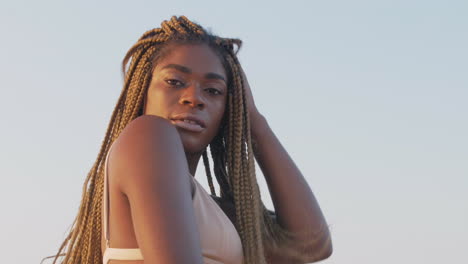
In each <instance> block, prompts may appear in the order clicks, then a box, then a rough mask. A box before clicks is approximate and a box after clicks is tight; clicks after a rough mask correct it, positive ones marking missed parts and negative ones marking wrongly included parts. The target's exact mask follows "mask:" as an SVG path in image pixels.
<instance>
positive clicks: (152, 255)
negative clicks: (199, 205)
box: [109, 115, 203, 264]
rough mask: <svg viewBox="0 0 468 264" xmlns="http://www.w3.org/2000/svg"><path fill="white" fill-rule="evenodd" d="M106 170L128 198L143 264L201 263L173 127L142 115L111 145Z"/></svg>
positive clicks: (181, 155) (186, 180)
mask: <svg viewBox="0 0 468 264" xmlns="http://www.w3.org/2000/svg"><path fill="white" fill-rule="evenodd" d="M109 166H110V170H112V171H114V172H115V173H114V174H113V175H115V177H116V178H115V180H116V181H117V185H118V188H119V189H120V191H121V192H122V193H124V194H125V195H126V196H127V198H128V201H129V204H130V209H131V214H132V220H133V225H134V230H135V235H136V239H137V242H138V246H139V248H140V250H141V252H142V255H143V258H144V262H145V263H180V264H185V263H198V264H202V262H203V261H202V255H201V246H200V235H199V233H198V229H197V226H196V221H195V215H194V209H193V205H192V196H191V189H190V182H189V178H188V177H190V175H189V170H188V166H187V161H186V157H185V153H184V150H183V146H182V142H181V140H180V138H179V135H178V133H177V130H176V129H175V128H174V127H173V126H172V125H171V124H170V123H169V122H168V121H167V120H165V119H163V118H159V117H156V116H149V115H148V116H141V117H138V118H137V119H135V120H133V121H132V122H131V123H130V124H129V125H128V126H127V127H126V128H125V129H124V131H123V132H122V134H121V135H120V136H119V138H118V139H117V141H116V142H115V143H114V146H113V150H112V153H111V154H110V156H109Z"/></svg>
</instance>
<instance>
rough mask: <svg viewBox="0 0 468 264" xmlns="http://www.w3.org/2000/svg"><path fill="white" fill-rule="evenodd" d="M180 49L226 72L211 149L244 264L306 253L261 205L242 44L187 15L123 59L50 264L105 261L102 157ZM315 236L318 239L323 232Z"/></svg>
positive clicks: (143, 41)
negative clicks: (100, 136) (209, 52)
mask: <svg viewBox="0 0 468 264" xmlns="http://www.w3.org/2000/svg"><path fill="white" fill-rule="evenodd" d="M183 44H204V45H208V46H209V47H211V48H212V49H213V51H214V52H215V53H216V54H217V55H218V57H219V58H220V60H221V62H222V64H223V66H224V67H225V70H226V72H227V73H228V98H227V105H226V113H225V117H224V120H223V125H222V127H221V128H220V130H219V133H218V135H217V136H216V137H215V138H214V139H213V141H212V142H211V144H210V146H209V147H210V152H211V157H212V160H213V164H214V174H215V176H216V180H217V182H218V184H219V186H220V195H221V198H222V199H225V200H226V201H228V202H231V203H232V204H233V205H234V207H235V214H236V222H235V223H234V225H235V227H236V229H237V231H238V232H239V235H240V237H241V241H242V246H243V251H244V263H246V264H264V263H266V260H265V249H269V250H279V251H281V252H282V254H283V253H284V254H287V255H291V256H295V257H297V258H298V259H301V257H302V256H303V255H304V252H299V251H297V250H294V249H293V247H291V246H289V245H291V243H290V242H291V241H292V240H291V239H292V235H291V234H290V233H288V232H287V231H286V230H284V229H283V228H281V226H279V225H278V223H277V222H276V221H275V217H274V213H273V212H272V211H269V210H267V209H266V208H265V206H264V204H263V203H262V201H261V197H260V191H259V188H258V184H257V179H256V176H255V163H254V157H253V151H252V142H251V141H252V138H251V135H250V123H249V116H248V109H247V104H246V98H245V88H244V84H243V80H242V75H241V66H240V64H239V61H238V60H237V56H236V54H237V52H238V50H239V49H240V47H241V44H242V42H241V41H240V40H238V39H228V38H220V37H217V36H214V35H212V34H209V33H207V32H206V31H205V30H204V29H203V28H202V27H201V26H199V25H197V24H196V23H193V22H191V21H190V20H188V19H187V18H186V17H184V16H181V17H175V16H174V17H172V18H171V20H170V21H163V22H162V23H161V28H156V29H152V30H149V31H147V32H145V33H144V34H143V35H142V36H141V37H140V39H139V40H138V42H137V43H136V44H135V45H134V46H132V47H131V48H130V50H129V51H128V53H127V54H126V55H125V57H124V59H123V63H122V71H123V73H124V85H123V89H122V92H121V94H120V97H119V99H118V101H117V104H116V107H115V108H114V111H113V112H112V116H111V118H110V122H109V125H108V127H107V131H106V135H105V137H104V140H103V142H102V145H101V148H100V151H99V154H98V156H97V158H96V161H95V163H94V165H93V167H92V168H91V170H90V172H89V173H88V176H87V177H86V180H85V183H84V185H83V196H82V199H81V204H80V207H79V210H78V215H77V216H76V218H75V220H74V222H73V224H72V228H71V231H70V233H69V234H68V236H67V237H66V239H65V240H64V242H63V243H62V245H61V246H60V248H59V250H58V253H57V254H56V255H55V256H53V257H54V261H53V263H54V264H55V263H56V262H57V260H58V257H59V256H63V257H64V258H63V261H62V262H61V263H66V264H78V263H80V264H87V263H93V264H97V263H102V254H101V235H102V227H101V209H102V197H103V190H104V185H103V182H104V180H103V179H104V175H103V166H104V162H105V157H106V155H107V153H108V151H109V148H110V146H111V144H112V143H113V142H114V141H115V140H116V139H117V137H118V136H119V134H120V133H121V131H122V130H123V129H124V128H125V127H126V126H127V125H128V124H129V123H130V122H131V121H132V120H133V119H135V118H137V117H138V116H140V115H142V114H143V107H144V101H145V96H146V93H147V89H148V86H149V84H150V81H151V76H152V71H153V69H154V67H155V65H156V64H157V63H158V61H159V60H160V59H161V58H163V57H164V56H165V55H166V54H167V53H168V50H169V49H170V48H171V47H173V45H183ZM235 48H236V49H235ZM127 66H128V67H127ZM203 161H204V164H205V166H206V174H207V177H208V182H209V185H210V189H211V193H212V194H213V195H215V190H214V186H213V181H212V177H211V172H210V165H209V161H208V154H207V152H206V151H205V152H204V153H203ZM315 235H316V237H318V238H320V237H321V236H320V234H315ZM318 238H317V239H315V240H314V241H315V242H314V243H316V241H318V240H319V239H318ZM319 253H320V252H317V254H319ZM309 254H310V253H309Z"/></svg>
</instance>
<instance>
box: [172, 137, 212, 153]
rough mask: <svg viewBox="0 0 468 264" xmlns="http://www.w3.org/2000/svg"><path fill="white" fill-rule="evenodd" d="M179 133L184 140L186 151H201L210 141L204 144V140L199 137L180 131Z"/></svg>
mask: <svg viewBox="0 0 468 264" xmlns="http://www.w3.org/2000/svg"><path fill="white" fill-rule="evenodd" d="M179 135H180V139H181V141H182V145H183V146H184V151H185V153H192V154H195V153H201V152H203V151H204V150H205V148H206V146H207V145H208V143H207V144H204V142H202V140H200V138H199V137H196V136H193V135H190V134H187V133H184V132H179Z"/></svg>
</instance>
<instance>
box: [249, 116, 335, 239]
mask: <svg viewBox="0 0 468 264" xmlns="http://www.w3.org/2000/svg"><path fill="white" fill-rule="evenodd" d="M251 121H252V123H251V124H252V127H251V131H252V141H253V147H254V153H255V158H256V160H257V162H258V164H259V166H260V168H261V170H262V172H263V175H264V177H265V180H266V182H267V184H268V189H269V191H270V195H271V199H272V201H273V204H274V207H275V212H276V217H277V221H278V223H279V224H280V225H281V226H282V227H283V228H285V229H286V230H288V231H290V232H293V233H294V234H297V235H298V236H299V237H301V238H307V237H310V235H314V234H318V233H320V234H321V235H324V236H328V235H329V234H328V228H327V225H326V221H325V219H324V217H323V214H322V211H321V210H320V207H319V205H318V203H317V200H316V199H315V196H314V194H313V193H312V190H311V189H310V188H309V185H308V184H307V182H306V180H305V179H304V177H303V176H302V173H301V172H300V171H299V169H298V168H297V166H296V165H295V164H294V161H293V160H292V159H291V157H290V156H289V155H288V153H287V152H286V150H285V149H284V147H283V146H282V145H281V143H280V142H279V140H278V138H277V137H276V135H275V134H274V133H273V131H272V130H271V128H270V126H269V125H268V122H267V121H266V119H265V118H264V117H263V116H262V115H257V116H255V117H254V118H253V119H252V120H251ZM303 235H304V236H303ZM314 239H317V237H314ZM320 240H322V239H320Z"/></svg>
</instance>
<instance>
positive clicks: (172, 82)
mask: <svg viewBox="0 0 468 264" xmlns="http://www.w3.org/2000/svg"><path fill="white" fill-rule="evenodd" d="M164 81H165V82H166V83H167V84H169V85H170V86H174V87H182V86H184V83H183V82H181V81H179V80H177V79H166V80H164Z"/></svg>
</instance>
